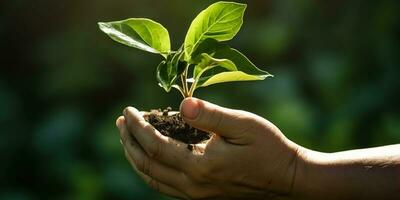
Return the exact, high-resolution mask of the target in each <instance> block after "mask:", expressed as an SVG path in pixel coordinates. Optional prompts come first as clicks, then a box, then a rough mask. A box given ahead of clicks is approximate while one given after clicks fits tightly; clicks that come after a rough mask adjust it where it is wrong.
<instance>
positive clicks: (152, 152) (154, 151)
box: [148, 140, 162, 159]
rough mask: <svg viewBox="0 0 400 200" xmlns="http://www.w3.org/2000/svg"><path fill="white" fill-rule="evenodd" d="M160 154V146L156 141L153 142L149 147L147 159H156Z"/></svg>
mask: <svg viewBox="0 0 400 200" xmlns="http://www.w3.org/2000/svg"><path fill="white" fill-rule="evenodd" d="M161 153H162V144H161V143H160V142H159V141H157V140H153V141H152V142H151V144H150V146H149V152H148V154H149V157H150V158H153V159H158V158H160V157H161Z"/></svg>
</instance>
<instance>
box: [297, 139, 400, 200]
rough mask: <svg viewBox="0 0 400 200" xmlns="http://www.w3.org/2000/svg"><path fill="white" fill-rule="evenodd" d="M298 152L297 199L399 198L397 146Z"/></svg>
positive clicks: (399, 163)
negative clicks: (299, 158) (324, 151)
mask: <svg viewBox="0 0 400 200" xmlns="http://www.w3.org/2000/svg"><path fill="white" fill-rule="evenodd" d="M300 152H303V153H302V154H301V155H300V156H301V157H302V159H301V161H300V163H299V166H298V173H297V177H296V181H295V190H294V192H295V194H294V196H297V197H298V198H297V199H399V198H400V145H391V146H384V147H378V148H370V149H360V150H352V151H344V152H338V153H319V152H313V151H309V150H304V151H300Z"/></svg>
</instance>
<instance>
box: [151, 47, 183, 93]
mask: <svg viewBox="0 0 400 200" xmlns="http://www.w3.org/2000/svg"><path fill="white" fill-rule="evenodd" d="M182 55H183V51H182V48H180V49H179V50H178V51H176V52H173V53H170V54H169V55H168V56H167V59H166V60H165V61H162V62H161V63H160V64H159V65H158V67H157V80H158V83H159V85H160V86H161V87H162V88H164V90H165V91H167V92H169V91H170V90H171V87H173V85H174V83H175V81H176V79H177V77H178V76H180V75H181V74H182V73H183V71H184V69H185V66H186V63H185V62H183V61H181V58H182Z"/></svg>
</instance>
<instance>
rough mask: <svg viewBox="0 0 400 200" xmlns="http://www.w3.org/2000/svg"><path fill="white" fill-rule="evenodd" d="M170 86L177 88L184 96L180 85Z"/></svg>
mask: <svg viewBox="0 0 400 200" xmlns="http://www.w3.org/2000/svg"><path fill="white" fill-rule="evenodd" d="M172 87H173V88H175V89H177V90H179V92H180V93H181V95H182V96H183V98H185V93H184V92H183V89H182V87H181V86H179V85H173V86H172Z"/></svg>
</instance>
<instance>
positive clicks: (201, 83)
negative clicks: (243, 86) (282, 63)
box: [195, 45, 273, 88]
mask: <svg viewBox="0 0 400 200" xmlns="http://www.w3.org/2000/svg"><path fill="white" fill-rule="evenodd" d="M214 60H220V61H221V60H225V61H226V60H229V61H230V62H232V63H233V64H234V66H235V67H236V68H233V67H232V68H227V64H226V63H224V65H223V66H222V65H221V62H220V63H215V62H214ZM211 61H212V62H208V63H207V64H205V63H201V65H204V66H201V65H200V66H199V65H198V66H196V67H195V71H196V70H198V72H196V75H197V77H196V78H197V85H196V88H198V87H206V86H209V85H213V84H216V83H223V82H232V81H252V80H264V79H265V78H267V77H272V76H273V75H271V74H269V73H268V72H266V71H263V70H261V69H259V68H257V67H256V66H255V65H254V64H253V63H252V62H251V61H250V60H249V59H247V57H246V56H244V55H243V54H242V53H240V52H239V51H238V50H236V49H233V48H230V47H228V46H226V45H225V46H221V47H220V48H218V49H217V50H216V52H215V54H214V59H211ZM215 65H217V66H218V68H217V69H216V66H215ZM196 68H199V69H196ZM200 69H201V70H200Z"/></svg>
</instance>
